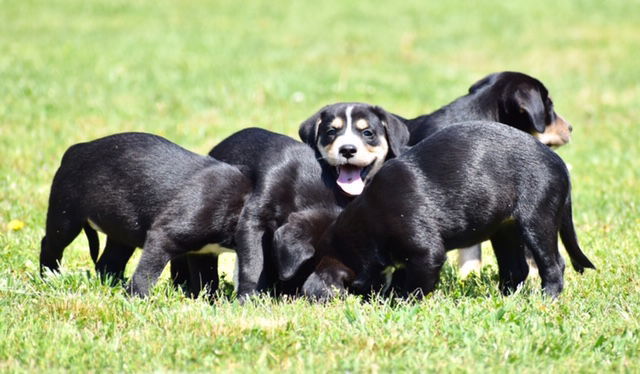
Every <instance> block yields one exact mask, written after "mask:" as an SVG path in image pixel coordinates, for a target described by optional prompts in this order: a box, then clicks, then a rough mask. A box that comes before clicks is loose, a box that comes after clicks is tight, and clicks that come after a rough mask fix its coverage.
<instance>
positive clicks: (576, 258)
mask: <svg viewBox="0 0 640 374" xmlns="http://www.w3.org/2000/svg"><path fill="white" fill-rule="evenodd" d="M560 239H561V240H562V244H564V248H565V249H566V250H567V253H568V254H569V257H570V258H571V265H573V268H574V269H575V270H576V271H577V272H578V273H582V272H584V269H585V268H591V269H595V268H596V267H595V265H594V264H593V263H592V262H591V261H590V260H589V259H588V258H587V256H586V255H585V254H584V253H583V252H582V249H580V246H579V245H578V237H577V236H576V230H575V228H574V226H573V215H572V213H571V195H569V196H567V200H566V201H565V204H564V208H563V210H562V218H561V222H560Z"/></svg>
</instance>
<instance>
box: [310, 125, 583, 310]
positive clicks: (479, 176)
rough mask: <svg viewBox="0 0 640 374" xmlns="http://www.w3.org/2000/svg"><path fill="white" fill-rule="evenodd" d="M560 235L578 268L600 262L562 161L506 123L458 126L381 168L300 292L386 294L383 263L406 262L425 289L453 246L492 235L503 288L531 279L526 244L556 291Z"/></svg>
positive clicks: (408, 275) (412, 287)
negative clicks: (575, 216) (576, 213)
mask: <svg viewBox="0 0 640 374" xmlns="http://www.w3.org/2000/svg"><path fill="white" fill-rule="evenodd" d="M478 128H482V129H483V131H478ZM442 155H447V157H443V156H442ZM558 232H559V233H560V237H561V238H562V241H563V243H564V245H565V247H566V249H567V251H568V253H569V255H570V257H571V262H572V264H573V266H574V268H575V269H576V270H577V271H578V272H582V271H583V270H584V268H585V267H588V268H594V266H593V264H592V263H591V262H590V261H589V259H587V257H586V256H585V255H584V254H583V253H582V251H581V249H580V247H579V246H578V243H577V238H576V235H575V231H574V226H573V221H572V214H571V195H570V182H569V175H568V172H567V170H566V167H565V165H564V163H563V162H562V160H561V159H560V157H559V156H558V155H556V154H555V153H554V152H553V151H551V150H550V149H549V148H548V147H546V146H545V145H543V144H542V143H540V142H538V141H536V140H535V139H533V138H532V137H531V136H528V135H526V134H525V133H523V132H521V131H517V130H515V129H512V128H510V127H507V126H504V125H501V124H496V123H490V122H468V123H463V124H458V125H455V126H450V127H448V128H446V129H444V130H441V131H439V132H438V133H436V134H434V135H433V136H431V137H429V138H427V139H425V140H424V141H422V142H420V143H418V144H417V145H416V146H414V147H413V148H412V149H411V150H410V151H408V152H406V153H404V154H403V155H401V156H400V157H398V158H396V159H394V160H390V161H388V162H386V163H385V164H384V165H383V167H382V169H381V170H380V171H379V172H378V174H377V175H376V177H375V178H374V179H373V180H372V182H371V184H370V185H369V186H368V187H367V189H366V190H365V191H364V193H363V194H362V195H361V196H359V197H358V198H356V199H355V200H354V201H353V202H352V203H350V204H349V205H348V206H347V207H346V208H345V210H344V211H343V212H342V213H341V214H340V216H339V217H338V219H337V220H336V221H335V222H334V223H333V224H332V225H331V226H330V228H329V229H328V230H327V232H326V233H325V234H324V235H323V237H322V238H321V240H320V242H319V243H320V244H319V251H318V253H322V254H323V255H322V256H321V258H320V259H319V260H317V261H318V263H317V266H316V267H315V270H314V272H313V273H312V274H311V276H310V277H309V278H308V279H307V281H306V282H305V284H304V287H303V290H304V293H305V294H306V295H309V296H311V297H316V298H325V297H328V296H331V295H332V293H333V290H332V288H333V287H335V288H337V289H338V290H344V289H349V290H351V291H354V292H357V293H367V292H370V291H372V290H379V289H380V288H381V286H382V284H383V283H384V280H385V279H384V278H385V277H384V270H385V268H386V267H388V266H392V265H395V264H398V263H399V264H402V265H404V266H405V267H406V269H405V280H404V287H403V289H402V290H401V291H404V293H413V292H415V293H417V294H418V295H423V294H426V293H428V292H430V291H432V290H433V288H434V286H435V284H436V282H437V280H438V276H439V272H440V269H441V267H442V265H443V263H444V261H445V259H446V256H445V252H446V251H447V250H450V249H454V248H460V247H464V246H467V245H470V244H473V243H478V242H480V241H482V240H486V239H491V241H492V244H493V247H494V251H495V254H496V258H497V260H498V266H499V273H500V287H501V289H502V290H503V292H504V293H508V292H510V291H512V290H513V289H515V288H516V287H517V286H518V285H519V284H521V283H522V282H524V280H525V279H526V277H527V274H528V266H527V263H526V261H525V256H524V249H525V248H526V249H529V250H531V252H532V253H533V256H534V258H535V261H536V263H537V265H538V267H539V269H540V276H541V278H542V287H543V289H544V291H545V292H546V293H547V294H548V295H550V296H552V297H556V296H558V295H559V294H560V292H561V291H562V288H563V272H564V261H563V260H562V257H561V256H560V254H559V252H558V243H557V240H558Z"/></svg>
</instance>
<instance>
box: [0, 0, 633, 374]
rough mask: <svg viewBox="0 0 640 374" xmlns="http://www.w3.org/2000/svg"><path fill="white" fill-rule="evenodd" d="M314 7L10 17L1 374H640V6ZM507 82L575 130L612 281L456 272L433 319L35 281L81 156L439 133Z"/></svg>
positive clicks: (577, 191) (350, 306)
mask: <svg viewBox="0 0 640 374" xmlns="http://www.w3.org/2000/svg"><path fill="white" fill-rule="evenodd" d="M316 3H317V4H318V5H312V4H313V3H312V2H303V1H279V2H273V1H244V2H238V1H216V2H211V1H209V2H207V1H199V0H188V1H162V0H161V1H123V0H116V1H106V0H104V1H103V0H96V1H90V2H84V1H79V0H60V1H32V0H24V1H9V0H0V151H1V153H0V154H1V156H2V157H1V161H0V371H6V372H15V371H29V372H34V371H41V370H47V371H62V370H65V371H66V370H68V371H74V372H87V371H91V372H98V371H100V372H102V371H112V372H122V371H124V372H139V371H168V370H171V371H187V370H199V371H211V370H218V371H228V370H234V371H241V372H242V371H264V370H268V371H281V370H287V371H295V372H298V371H303V370H304V371H315V372H324V371H358V372H360V371H364V372H377V371H382V372H388V371H401V370H402V371H413V372H424V371H449V372H465V371H470V372H475V371H485V372H495V371H498V372H515V371H518V372H549V371H552V372H601V371H616V372H640V365H639V364H638V362H640V361H639V356H640V321H639V318H638V310H640V280H639V277H638V274H639V269H640V260H639V259H640V249H639V248H640V230H639V228H638V227H639V226H640V149H639V147H638V139H640V128H639V127H638V118H640V105H638V103H640V84H639V82H640V64H639V63H638V61H640V12H638V9H640V2H638V1H637V0H635V1H623V0H614V1H608V2H606V3H605V2H601V1H596V0H584V1H547V0H542V1H535V2H526V3H525V2H506V1H497V0H496V1H479V2H467V1H457V0H456V1H448V2H425V1H418V0H413V1H406V2H397V1H394V2H387V3H382V2H350V1H337V0H331V1H325V2H316ZM500 70H519V71H524V72H527V73H529V74H531V75H533V76H536V77H538V78H540V79H541V80H542V81H543V82H545V83H546V85H547V87H548V88H549V89H550V91H551V93H552V95H553V98H554V101H555V103H556V108H557V110H558V112H559V113H561V114H562V115H563V116H564V117H565V118H566V119H567V120H569V121H570V122H571V123H572V124H573V126H574V128H575V131H574V139H573V142H572V143H571V144H570V145H568V146H566V147H564V148H561V149H560V150H559V153H560V155H561V156H562V157H563V158H564V159H565V160H566V161H567V162H568V163H570V164H571V165H572V178H573V196H574V198H573V200H574V218H575V223H576V226H577V230H578V234H579V238H580V241H581V243H582V246H583V249H584V250H585V252H586V253H587V254H588V255H589V257H590V258H591V259H592V260H593V261H594V262H595V264H596V265H597V266H598V271H590V272H587V273H586V274H584V275H583V276H578V275H577V274H575V273H574V272H573V271H572V270H569V269H568V270H567V273H566V290H565V292H564V293H563V295H562V297H561V298H560V299H559V300H558V301H556V302H551V301H549V300H545V299H543V298H542V297H541V296H540V295H539V293H538V289H539V285H538V284H537V283H538V282H539V280H535V279H534V280H531V281H530V282H528V285H527V287H525V289H523V290H522V291H521V292H520V293H519V294H516V295H514V296H512V297H508V298H504V297H501V296H499V294H498V292H497V289H496V285H497V281H496V270H495V267H493V266H488V267H485V269H484V270H483V273H482V274H481V275H480V276H479V277H475V278H472V279H469V280H467V281H460V280H459V279H458V278H457V275H456V272H455V270H454V269H453V268H451V267H447V268H446V269H445V272H444V276H443V280H442V283H441V284H440V286H439V288H438V290H437V291H436V292H434V293H433V294H432V295H431V296H429V297H428V298H427V299H425V300H424V301H422V302H419V303H411V302H391V301H387V300H377V301H373V302H364V301H361V300H360V299H358V298H355V297H350V298H347V299H346V300H336V301H333V302H331V303H329V304H327V305H314V304H310V303H307V302H305V301H303V300H295V301H282V300H280V301H278V300H271V299H269V298H266V297H264V298H259V299H256V300H254V301H253V302H251V303H249V304H248V305H242V306H241V305H238V304H237V302H235V301H233V300H227V299H221V300H219V301H217V302H216V303H215V305H213V306H211V305H209V304H207V303H206V302H205V301H203V300H189V299H186V298H185V297H184V296H182V295H181V294H179V293H178V292H176V291H174V290H172V288H171V287H170V286H169V284H168V282H167V281H166V280H164V281H162V282H160V284H159V285H158V287H157V288H156V289H155V291H154V293H153V295H152V296H151V297H150V298H149V299H147V300H138V299H130V298H128V297H126V296H125V294H124V292H123V291H122V290H121V289H118V288H111V287H108V286H104V285H101V284H99V283H98V282H97V281H96V280H95V278H94V277H90V276H87V275H86V274H87V273H90V274H92V270H91V261H90V258H89V253H88V250H87V244H86V241H85V240H84V238H79V239H78V240H76V241H75V242H74V243H73V245H72V246H71V247H69V248H68V250H67V251H66V252H65V257H64V268H63V273H62V275H60V276H56V277H52V278H51V279H49V280H48V281H47V282H44V281H42V280H41V279H40V278H39V276H38V275H37V273H38V253H39V242H40V239H41V237H42V235H43V232H44V223H45V212H46V208H47V197H48V189H49V186H50V183H51V179H52V177H53V174H54V172H55V170H56V168H57V166H58V165H59V160H60V157H61V155H62V153H63V152H64V150H65V149H66V148H67V147H68V146H70V145H71V144H73V143H76V142H80V141H86V140H90V139H94V138H96V137H100V136H103V135H107V134H110V133H114V132H121V131H148V132H153V133H158V134H160V135H163V136H166V137H168V138H169V139H171V140H173V141H175V142H177V143H179V144H181V145H183V146H185V147H187V148H189V149H192V150H195V151H198V152H203V153H204V152H207V151H208V150H209V148H210V147H212V146H213V145H214V144H216V142H218V141H219V140H221V139H222V138H224V137H225V136H227V135H228V134H230V133H232V132H233V131H236V130H237V129H240V128H242V127H245V126H250V125H259V126H264V127H267V128H269V129H272V130H275V131H280V132H285V133H288V134H291V135H294V136H295V134H296V131H297V126H298V124H299V123H300V122H301V121H302V120H304V119H305V118H307V117H308V116H310V115H311V114H313V113H314V112H315V111H316V110H317V109H318V108H320V107H321V106H323V105H324V104H327V103H331V102H335V101H349V100H358V101H367V102H371V103H375V104H379V105H382V106H383V107H385V108H387V109H389V110H391V111H394V112H396V113H399V114H402V115H405V116H413V115H418V114H422V113H426V112H430V111H432V110H434V109H436V108H438V107H440V106H441V105H443V104H445V103H447V102H449V101H451V100H452V99H453V98H455V97H457V96H460V95H462V94H463V93H464V92H466V90H467V88H468V87H469V85H470V84H471V83H473V82H474V81H476V80H477V79H479V78H481V77H482V76H484V75H486V74H488V73H490V72H494V71H500ZM12 220H20V221H23V222H24V223H25V227H24V228H22V229H20V230H17V231H13V230H11V229H10V225H9V222H11V221H12ZM103 241H104V239H103ZM485 253H487V256H486V257H487V258H488V262H489V263H491V262H492V260H491V255H490V252H489V251H485ZM132 265H133V264H132ZM226 267H229V264H228V261H227V264H226ZM128 271H129V272H130V271H131V269H129V270H128Z"/></svg>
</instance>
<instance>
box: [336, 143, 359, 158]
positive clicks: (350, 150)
mask: <svg viewBox="0 0 640 374" xmlns="http://www.w3.org/2000/svg"><path fill="white" fill-rule="evenodd" d="M338 152H339V153H340V156H342V157H344V158H346V159H347V160H348V159H350V158H352V157H353V156H354V155H355V154H356V153H357V152H358V148H356V146H355V145H353V144H345V145H343V146H341V147H340V149H338Z"/></svg>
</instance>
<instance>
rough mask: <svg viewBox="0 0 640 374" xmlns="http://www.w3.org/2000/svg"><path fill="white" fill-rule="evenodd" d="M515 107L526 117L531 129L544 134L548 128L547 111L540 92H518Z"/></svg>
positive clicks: (515, 97)
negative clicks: (546, 121)
mask: <svg viewBox="0 0 640 374" xmlns="http://www.w3.org/2000/svg"><path fill="white" fill-rule="evenodd" d="M514 106H515V108H514V109H515V110H517V111H518V112H519V113H520V114H521V115H524V116H526V118H527V120H528V122H529V125H530V126H531V128H533V129H534V130H535V131H537V132H539V133H543V132H544V130H545V128H546V123H545V109H544V103H543V101H542V97H541V95H540V92H539V91H538V90H522V89H519V90H517V91H516V92H515V93H514Z"/></svg>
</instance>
